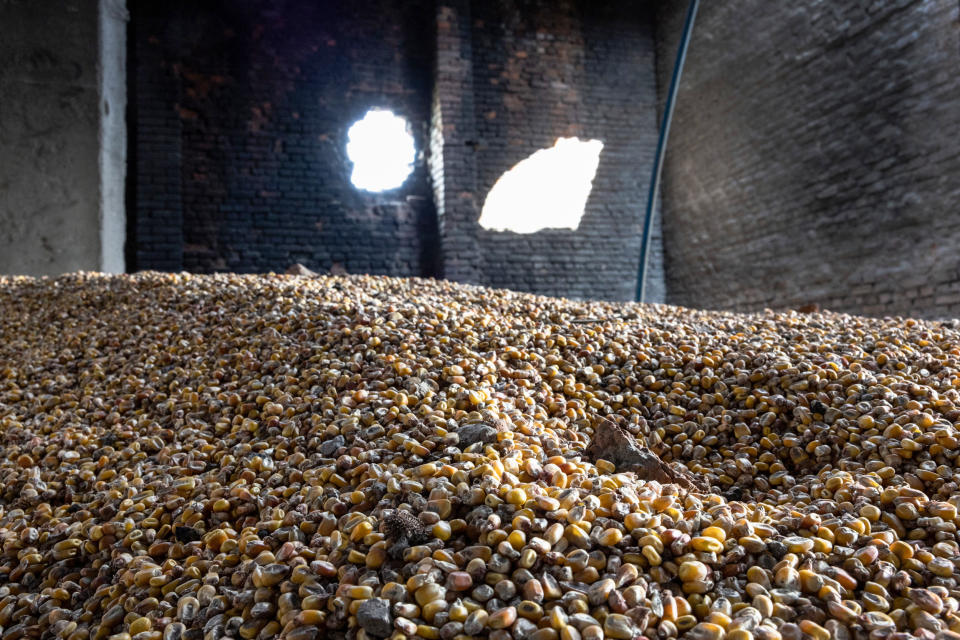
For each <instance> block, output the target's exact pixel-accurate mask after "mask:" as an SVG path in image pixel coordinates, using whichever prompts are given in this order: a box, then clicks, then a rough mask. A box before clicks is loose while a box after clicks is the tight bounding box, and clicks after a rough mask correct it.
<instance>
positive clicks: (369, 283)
mask: <svg viewBox="0 0 960 640" xmlns="http://www.w3.org/2000/svg"><path fill="white" fill-rule="evenodd" d="M958 338H960V334H958V332H957V331H956V330H955V329H954V328H953V326H952V325H950V324H941V323H925V322H919V321H914V320H903V319H884V320H871V319H865V318H856V317H851V316H842V315H835V314H806V315H797V314H794V313H780V314H774V313H764V314H755V315H737V314H728V313H715V312H698V311H691V310H686V309H679V308H672V307H664V306H660V307H656V308H652V307H651V308H647V307H643V306H638V305H616V304H608V303H575V302H570V301H562V300H551V299H547V298H539V297H534V296H529V295H523V294H516V293H511V292H505V291H493V290H487V289H481V288H476V287H469V286H458V285H454V284H450V283H443V282H431V281H421V280H397V279H387V278H373V277H348V278H325V277H320V278H312V279H303V278H296V277H287V276H282V277H281V276H259V277H255V276H233V275H217V276H188V275H183V274H181V275H161V274H155V273H146V274H138V275H136V276H122V277H107V276H98V275H91V274H75V275H71V276H64V277H62V278H58V279H56V280H33V279H29V278H0V429H2V431H0V446H2V449H3V451H2V454H3V455H2V456H0V475H2V479H3V484H2V486H0V576H2V581H0V627H2V631H0V635H2V637H5V638H19V637H28V636H29V637H40V636H44V635H46V637H64V638H72V639H75V640H81V639H87V638H111V637H114V638H127V637H130V638H140V639H141V640H147V639H148V638H150V639H152V638H169V639H174V638H203V637H209V638H220V637H233V638H268V637H281V638H289V639H291V640H301V639H303V640H306V639H313V638H324V637H356V638H364V637H366V638H374V637H391V636H393V637H400V636H401V635H403V636H407V637H414V636H418V637H423V638H441V639H444V640H453V639H454V638H460V637H491V638H526V637H530V638H535V639H536V640H557V639H558V638H587V639H590V640H599V639H600V638H605V637H606V638H635V637H647V638H656V637H675V636H681V635H682V636H683V637H689V638H714V637H716V638H721V637H726V638H730V639H735V640H741V639H749V638H771V639H772V638H809V637H813V638H821V637H822V638H828V637H836V638H841V637H900V636H897V635H896V634H909V635H913V636H914V637H936V636H937V634H939V635H940V637H953V635H951V634H955V633H956V632H957V631H958V630H960V617H958V611H960V603H958V598H960V590H958V584H957V579H958V562H960V561H958V559H960V545H958V539H957V506H958V505H960V499H958V498H957V495H960V492H958V472H957V466H958V463H957V457H958V454H960V436H958V434H957V425H958V423H960V407H958V404H960V396H958V389H960V370H958V358H960V347H958V345H960V340H958ZM605 420H610V421H612V422H615V423H616V424H617V425H619V428H621V429H623V430H624V431H625V432H627V433H629V434H630V436H631V437H632V438H634V439H635V440H636V442H637V443H638V444H639V445H642V446H645V447H648V448H649V451H651V452H652V453H653V454H655V455H656V456H659V457H660V459H661V460H663V461H664V462H665V463H668V464H669V465H672V466H673V468H676V465H682V466H683V467H685V468H686V470H687V472H688V473H689V474H690V475H691V476H694V477H696V478H697V479H699V481H700V482H701V483H702V484H703V490H691V488H690V486H688V485H686V484H684V485H682V486H681V485H675V484H671V483H670V482H663V483H661V482H652V481H650V482H648V481H645V480H643V479H641V478H638V477H637V475H636V474H635V473H633V472H632V471H630V470H629V469H618V468H617V464H616V462H614V461H611V459H607V458H603V457H601V458H595V457H594V456H590V455H588V452H587V448H588V446H589V445H590V443H591V442H592V441H593V437H594V435H595V433H596V432H597V429H598V427H599V425H601V424H603V423H604V421H605ZM612 458H616V456H612ZM594 459H595V462H591V460H594ZM707 487H709V488H710V489H709V490H707ZM903 637H907V636H906V635H904V636H903Z"/></svg>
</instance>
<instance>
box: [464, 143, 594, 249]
mask: <svg viewBox="0 0 960 640" xmlns="http://www.w3.org/2000/svg"><path fill="white" fill-rule="evenodd" d="M602 149H603V143H602V142H600V141H599V140H580V139H578V138H559V139H558V140H557V142H556V144H554V145H553V146H552V147H550V148H549V149H540V150H539V151H537V152H536V153H534V154H533V155H531V156H530V157H528V158H526V159H524V160H521V161H520V162H518V163H517V164H516V166H514V167H513V169H510V170H509V171H507V172H506V173H504V174H503V175H502V176H500V179H499V180H497V182H496V184H494V185H493V188H492V189H490V193H488V194H487V199H486V201H485V202H484V203H483V211H482V212H481V214H480V221H479V222H480V226H481V227H483V228H484V229H492V230H494V231H513V232H514V233H536V232H537V231H540V230H542V229H576V228H577V227H579V226H580V219H581V218H582V217H583V212H584V208H585V207H586V206H587V198H588V197H589V196H590V189H591V188H592V187H593V177H594V176H595V175H596V173H597V166H598V165H599V164H600V151H601V150H602Z"/></svg>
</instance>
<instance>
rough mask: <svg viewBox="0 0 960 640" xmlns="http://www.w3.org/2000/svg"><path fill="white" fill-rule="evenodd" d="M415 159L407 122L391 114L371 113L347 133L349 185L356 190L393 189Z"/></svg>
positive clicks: (406, 173) (377, 111) (373, 110)
mask: <svg viewBox="0 0 960 640" xmlns="http://www.w3.org/2000/svg"><path fill="white" fill-rule="evenodd" d="M416 156H417V150H416V148H415V147H414V145H413V136H411V135H410V132H409V130H408V127H407V121H406V120H404V119H403V118H401V117H400V116H398V115H396V114H394V113H393V112H391V111H385V110H380V109H371V110H370V111H368V112H367V115H365V116H364V117H363V119H362V120H357V121H356V122H354V123H353V125H352V126H351V127H350V130H349V131H348V132H347V157H348V158H350V161H351V162H353V174H352V175H351V176H350V181H351V182H353V186H355V187H357V188H358V189H363V190H365V191H387V190H389V189H396V188H397V187H399V186H400V185H402V184H403V182H404V181H405V180H406V179H407V176H409V175H410V173H411V172H413V161H414V159H415V158H416Z"/></svg>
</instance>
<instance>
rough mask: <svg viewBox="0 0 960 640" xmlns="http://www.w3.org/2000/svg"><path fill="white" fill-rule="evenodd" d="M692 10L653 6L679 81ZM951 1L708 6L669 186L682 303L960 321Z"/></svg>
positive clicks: (677, 123)
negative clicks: (680, 41) (680, 44)
mask: <svg viewBox="0 0 960 640" xmlns="http://www.w3.org/2000/svg"><path fill="white" fill-rule="evenodd" d="M686 5H687V3H686V1H685V0H682V1H681V0H677V1H674V0H671V1H668V2H664V3H661V5H660V6H659V10H658V76H659V78H660V81H661V89H665V88H666V82H667V81H668V79H669V73H670V71H671V65H672V63H673V57H674V53H675V51H676V43H677V38H678V36H679V33H680V30H681V26H682V21H683V14H684V11H685V10H686ZM958 33H960V30H958V4H957V2H956V0H926V1H922V0H891V1H890V2H867V1H856V2H810V1H806V0H805V1H802V2H798V3H792V4H790V5H789V6H786V5H784V6H783V7H780V6H778V7H777V10H775V11H774V10H771V5H770V3H768V2H763V1H762V0H737V1H735V2H705V3H701V8H700V15H699V16H698V18H697V22H696V26H695V29H694V36H693V39H692V42H691V46H690V52H689V57H688V59H687V66H686V68H685V70H684V76H683V82H682V84H681V87H680V95H679V100H678V103H677V108H676V112H675V119H674V123H673V129H672V133H671V139H670V146H669V148H668V151H667V157H666V167H665V175H664V192H663V193H664V202H665V219H666V222H667V223H666V225H665V227H666V233H665V249H666V261H667V290H668V291H669V301H670V302H673V303H678V304H683V305H689V306H695V307H707V308H733V309H742V310H745V309H759V308H763V307H789V306H799V305H804V304H808V303H818V304H820V306H821V307H825V308H829V309H835V310H839V311H850V312H857V313H864V314H870V315H886V314H903V315H907V314H909V315H919V316H927V317H943V316H953V317H956V316H960V258H958V255H957V252H956V247H957V246H960V218H958V217H957V213H956V207H957V202H958V200H960V180H958V179H957V176H958V175H960V145H958V144H957V139H956V135H955V132H956V131H958V130H960V82H958V81H957V69H958V68H960V39H958Z"/></svg>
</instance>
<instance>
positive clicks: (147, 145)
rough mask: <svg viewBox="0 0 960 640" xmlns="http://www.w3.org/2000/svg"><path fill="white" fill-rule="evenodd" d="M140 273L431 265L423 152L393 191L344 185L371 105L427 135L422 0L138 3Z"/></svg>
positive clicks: (407, 271) (427, 7) (397, 270)
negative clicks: (354, 130)
mask: <svg viewBox="0 0 960 640" xmlns="http://www.w3.org/2000/svg"><path fill="white" fill-rule="evenodd" d="M133 13H134V15H133V20H134V21H135V23H136V26H135V31H134V34H135V35H134V37H135V45H134V46H135V52H136V57H137V61H136V65H137V71H136V75H135V78H136V80H135V82H136V91H137V97H136V101H137V108H136V112H135V114H134V120H135V133H134V143H133V144H134V145H135V147H136V149H135V151H136V159H135V164H136V167H135V172H136V184H135V185H134V192H135V194H136V203H135V207H136V209H137V222H136V224H135V225H134V232H135V234H136V237H135V244H136V246H137V247H138V249H137V261H136V268H138V269H146V268H158V269H165V270H175V269H180V268H183V269H186V270H190V271H198V272H208V271H240V272H250V271H268V270H274V271H277V270H280V271H282V270H284V269H286V268H287V267H288V266H289V265H290V264H291V263H293V262H301V263H303V264H305V265H306V266H308V267H311V268H314V269H330V268H332V267H334V266H335V265H339V266H341V267H343V268H345V269H346V270H348V271H351V272H367V273H380V274H392V275H404V276H419V275H432V274H433V273H434V272H435V271H436V265H435V253H436V252H435V245H436V237H435V236H436V230H435V226H436V215H435V212H434V206H433V199H432V197H431V192H430V187H429V181H428V176H427V168H426V161H425V154H424V153H421V154H420V157H419V158H418V160H417V163H416V166H415V170H414V172H413V174H412V175H411V176H410V177H409V178H408V179H407V181H406V183H405V184H404V186H403V187H401V188H400V189H398V190H394V191H390V192H386V193H384V194H371V193H368V192H361V191H359V190H357V189H355V188H354V187H353V185H352V184H351V183H350V170H351V166H350V164H349V162H348V160H347V158H346V149H345V147H346V141H347V138H346V135H347V129H348V128H349V126H350V125H351V124H353V122H354V121H356V120H358V119H359V118H361V117H362V116H363V115H364V113H365V112H366V111H367V110H368V109H370V108H372V107H384V108H389V109H391V110H393V111H394V112H395V113H397V114H399V115H402V116H404V117H405V118H407V120H408V121H409V122H410V123H411V125H412V133H413V135H414V138H415V141H416V144H417V148H418V150H420V151H421V152H422V151H423V150H424V148H425V146H426V143H427V137H428V132H429V118H430V91H431V83H432V71H431V70H432V57H433V41H434V36H433V23H434V21H433V6H432V3H428V2H418V1H413V2H403V3H397V2H389V1H388V0H354V1H352V2H349V3H307V2H299V1H296V0H281V1H272V2H260V1H252V2H231V1H228V0H208V1H205V2H199V3H198V2H193V1H187V0H177V1H176V2H170V3H135V6H134V11H133Z"/></svg>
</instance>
